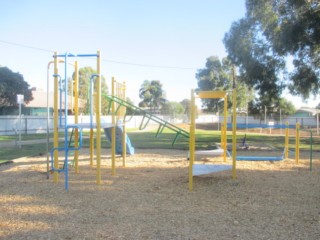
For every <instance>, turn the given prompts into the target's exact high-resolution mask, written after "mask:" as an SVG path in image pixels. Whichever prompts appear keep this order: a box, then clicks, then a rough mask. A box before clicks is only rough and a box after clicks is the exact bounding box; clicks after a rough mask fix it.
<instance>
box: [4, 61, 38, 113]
mask: <svg viewBox="0 0 320 240" xmlns="http://www.w3.org/2000/svg"><path fill="white" fill-rule="evenodd" d="M17 94H21V95H23V96H24V102H25V103H29V102H30V101H31V100H32V99H33V97H32V91H31V89H29V84H28V83H27V82H26V81H25V80H24V78H23V76H22V75H21V74H20V73H14V72H12V71H11V70H10V69H9V68H7V67H0V106H1V107H8V106H16V105H17Z"/></svg>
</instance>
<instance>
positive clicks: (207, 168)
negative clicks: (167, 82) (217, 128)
mask: <svg viewBox="0 0 320 240" xmlns="http://www.w3.org/2000/svg"><path fill="white" fill-rule="evenodd" d="M196 94H197V96H195V91H194V90H191V103H190V110H191V114H190V118H191V119H190V137H189V152H190V153H189V190H190V191H192V189H193V176H199V175H203V174H209V173H214V172H221V171H226V170H231V169H232V176H233V178H235V177H236V161H235V159H234V160H233V161H232V165H227V164H223V165H217V164H215V165H212V164H211V165H209V164H206V165H204V164H194V161H195V157H196V154H197V153H198V154H199V155H211V156H217V155H223V159H224V161H226V155H227V132H226V131H227V130H226V127H227V116H226V115H227V93H226V92H225V91H201V92H196ZM196 97H198V98H215V99H223V100H224V114H223V126H222V128H221V149H216V150H210V151H199V152H197V151H195V115H196V106H195V98H196Z"/></svg>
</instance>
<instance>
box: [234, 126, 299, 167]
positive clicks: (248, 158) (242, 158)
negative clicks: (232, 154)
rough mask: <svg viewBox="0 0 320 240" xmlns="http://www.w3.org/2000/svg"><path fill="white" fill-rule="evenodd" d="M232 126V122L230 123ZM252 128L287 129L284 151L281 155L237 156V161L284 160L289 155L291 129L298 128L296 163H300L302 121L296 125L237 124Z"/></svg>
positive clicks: (244, 127)
mask: <svg viewBox="0 0 320 240" xmlns="http://www.w3.org/2000/svg"><path fill="white" fill-rule="evenodd" d="M228 126H229V127H231V124H228ZM250 128H273V129H285V141H284V151H283V154H282V155H281V156H236V160H237V161H282V160H284V159H288V157H289V129H296V131H295V132H296V134H295V139H296V143H295V160H296V164H298V163H299V153H300V151H299V148H300V147H299V145H300V123H296V125H295V126H289V124H288V123H287V124H277V125H268V124H237V129H250Z"/></svg>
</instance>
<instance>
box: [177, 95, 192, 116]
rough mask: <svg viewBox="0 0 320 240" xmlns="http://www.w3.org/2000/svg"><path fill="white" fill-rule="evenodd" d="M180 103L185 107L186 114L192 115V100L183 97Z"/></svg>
mask: <svg viewBox="0 0 320 240" xmlns="http://www.w3.org/2000/svg"><path fill="white" fill-rule="evenodd" d="M180 104H181V105H182V107H183V108H184V112H183V113H184V114H186V115H187V116H189V115H190V104H191V101H190V99H187V98H186V99H183V100H182V101H181V102H180Z"/></svg>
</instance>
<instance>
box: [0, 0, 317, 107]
mask: <svg viewBox="0 0 320 240" xmlns="http://www.w3.org/2000/svg"><path fill="white" fill-rule="evenodd" d="M244 14H245V5H244V0H228V1H222V0H197V1H195V0H161V1H156V0H149V1H147V0H117V1H115V0H114V1H112V0H90V1H88V0H86V1H85V0H55V1H51V0H46V1H43V0H13V1H8V0H0V33H1V34H0V65H1V66H7V67H9V68H10V69H11V70H13V71H14V72H19V73H21V74H22V75H23V76H24V79H25V81H27V82H28V83H29V85H30V86H31V87H38V88H42V89H45V90H46V81H47V80H46V79H47V64H48V62H49V61H51V60H52V54H53V52H54V51H58V52H59V53H60V54H64V53H66V52H68V53H73V54H90V53H96V52H97V50H100V51H101V57H102V59H103V61H102V63H101V70H102V75H104V76H105V77H106V79H107V84H108V85H109V86H110V82H111V77H112V76H114V77H115V78H116V79H117V80H119V81H126V83H127V86H128V91H127V96H128V97H130V98H131V99H132V100H133V101H134V102H135V104H137V103H138V102H139V101H140V99H139V96H138V93H139V88H140V86H141V84H142V83H143V81H144V80H159V81H160V82H161V83H162V84H163V89H164V90H165V92H166V97H167V99H168V100H169V101H181V100H183V99H184V98H190V90H191V89H192V88H196V87H197V81H196V78H195V74H196V72H197V69H201V68H204V67H205V62H206V59H207V58H208V57H209V56H212V55H216V56H218V57H219V58H220V59H221V58H222V57H225V56H226V55H227V54H226V52H225V48H224V45H223V42H222V39H223V37H224V34H225V33H226V32H228V31H229V29H230V26H231V23H232V22H234V21H236V20H238V19H240V18H242V17H243V16H244ZM78 61H79V64H80V67H84V66H88V65H89V66H92V67H94V68H95V62H94V61H92V60H88V59H78ZM69 72H70V75H71V73H72V72H71V71H69ZM50 74H51V73H50ZM51 85H52V83H51ZM298 102H299V103H298ZM298 102H294V103H295V104H296V105H297V106H298V107H299V106H301V101H298ZM311 102H312V101H311ZM309 103H310V102H309ZM314 105H316V104H315V103H314ZM309 106H310V104H309Z"/></svg>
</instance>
